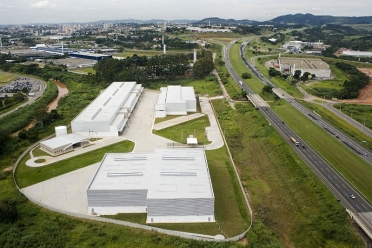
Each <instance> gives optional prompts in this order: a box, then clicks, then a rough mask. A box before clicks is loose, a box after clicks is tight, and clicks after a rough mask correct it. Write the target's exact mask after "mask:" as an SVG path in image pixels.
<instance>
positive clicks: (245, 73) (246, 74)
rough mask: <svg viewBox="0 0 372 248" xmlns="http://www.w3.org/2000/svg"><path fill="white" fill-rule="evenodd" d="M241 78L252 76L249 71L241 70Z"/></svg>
mask: <svg viewBox="0 0 372 248" xmlns="http://www.w3.org/2000/svg"><path fill="white" fill-rule="evenodd" d="M242 78H244V79H248V78H252V75H251V74H250V73H249V72H243V73H242Z"/></svg>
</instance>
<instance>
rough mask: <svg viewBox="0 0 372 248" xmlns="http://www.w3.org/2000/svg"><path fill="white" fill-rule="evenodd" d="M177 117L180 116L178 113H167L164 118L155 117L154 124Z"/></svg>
mask: <svg viewBox="0 0 372 248" xmlns="http://www.w3.org/2000/svg"><path fill="white" fill-rule="evenodd" d="M177 117H180V115H168V116H166V117H164V118H156V119H155V123H154V124H157V123H160V122H164V121H168V120H172V119H174V118H177Z"/></svg>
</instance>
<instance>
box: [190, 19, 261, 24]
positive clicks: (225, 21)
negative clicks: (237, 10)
mask: <svg viewBox="0 0 372 248" xmlns="http://www.w3.org/2000/svg"><path fill="white" fill-rule="evenodd" d="M258 23H259V22H257V21H251V20H235V19H221V18H218V17H209V18H205V19H203V20H200V21H196V22H194V23H193V24H196V25H200V24H205V25H209V24H210V25H220V24H221V25H255V24H258Z"/></svg>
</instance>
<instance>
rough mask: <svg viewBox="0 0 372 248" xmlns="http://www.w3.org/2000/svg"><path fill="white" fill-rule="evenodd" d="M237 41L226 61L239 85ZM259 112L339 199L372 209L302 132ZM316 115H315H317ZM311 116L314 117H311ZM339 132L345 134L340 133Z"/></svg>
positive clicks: (355, 209)
mask: <svg viewBox="0 0 372 248" xmlns="http://www.w3.org/2000/svg"><path fill="white" fill-rule="evenodd" d="M235 42H236V41H233V42H231V43H230V44H229V45H228V46H227V49H226V50H225V63H226V66H227V68H228V70H229V72H230V74H231V76H232V77H233V78H234V79H235V82H236V83H237V84H238V85H240V84H239V81H241V78H240V77H239V75H238V74H237V73H236V71H235V70H234V68H233V67H232V65H231V63H230V59H229V50H230V48H231V46H232V45H233V44H234V43H235ZM248 42H249V41H248ZM241 52H242V50H241ZM241 55H242V54H241ZM249 68H252V67H249ZM251 71H252V70H251ZM252 72H253V73H254V74H255V75H256V76H258V77H259V78H261V79H262V78H263V76H261V75H260V74H259V73H258V72H257V71H256V70H255V69H254V70H253V71H252ZM257 74H258V75H257ZM243 89H244V90H246V91H247V92H248V93H254V92H253V91H252V90H251V89H250V88H249V87H248V85H246V84H244V83H243ZM283 94H284V96H287V97H288V96H289V95H288V94H286V93H284V92H283ZM288 99H289V98H288ZM288 101H291V104H292V106H294V107H298V108H299V109H301V110H302V111H304V114H308V112H306V110H307V109H306V108H305V107H303V106H302V105H301V104H298V103H297V102H296V101H294V100H288ZM259 111H260V112H261V113H262V114H263V115H264V116H265V117H266V118H267V120H268V121H269V122H270V124H271V125H272V126H273V127H274V128H275V129H276V130H277V131H278V133H279V134H280V135H281V136H282V137H283V138H284V139H285V140H286V141H287V142H288V143H289V144H290V145H291V146H292V148H293V149H294V151H295V152H296V153H297V154H299V156H300V157H301V158H302V159H303V160H304V161H305V163H306V164H307V165H308V166H309V167H310V168H311V169H312V170H313V171H314V173H315V174H316V175H317V176H318V177H319V179H320V180H322V182H323V183H324V184H325V185H326V186H327V187H328V189H329V190H330V191H331V192H332V193H333V194H334V195H335V197H336V198H337V200H338V201H340V202H341V203H342V205H343V206H344V207H345V208H347V209H349V210H351V211H352V212H354V213H366V212H372V205H371V204H369V203H368V202H367V201H366V200H365V199H364V198H363V196H362V195H360V194H359V192H358V191H356V190H355V189H354V188H353V187H352V185H350V184H349V183H348V182H347V181H345V180H344V179H343V178H342V176H340V175H339V174H338V173H337V172H336V171H335V170H334V169H333V168H332V167H331V166H330V165H329V164H327V163H326V162H325V161H324V160H323V158H322V157H321V156H320V155H318V154H317V153H316V152H315V151H314V150H313V149H312V148H311V147H309V146H308V144H307V143H306V142H305V141H304V140H302V139H301V138H300V137H299V135H297V134H296V133H295V132H294V131H293V130H292V129H291V128H290V127H288V126H287V125H286V124H285V123H284V121H283V120H281V119H280V118H279V117H278V116H277V115H276V114H275V113H274V112H273V111H272V110H271V109H270V108H268V107H266V108H259ZM307 111H309V110H307ZM311 113H312V112H311ZM312 114H314V113H312ZM307 116H308V115H307ZM314 116H316V115H315V114H314ZM309 118H311V119H313V118H312V117H310V116H309ZM314 121H316V122H317V123H319V125H323V126H324V127H326V128H328V129H329V130H330V131H331V132H332V130H333V129H331V126H330V125H329V124H328V123H326V122H325V121H324V120H320V118H319V119H318V120H315V119H314ZM327 132H329V131H327ZM337 133H338V134H340V135H342V134H341V133H339V132H337ZM290 137H294V138H295V139H296V140H297V141H298V142H299V145H298V146H296V145H295V144H294V143H292V141H291V140H290ZM335 138H336V136H335ZM339 140H340V142H342V141H345V142H350V145H351V146H354V145H355V146H356V144H354V143H353V142H352V140H350V139H347V137H344V136H343V135H342V136H339ZM370 157H372V156H365V155H363V159H368V160H369V158H370ZM350 194H353V195H354V196H355V198H351V197H350ZM363 220H364V224H365V225H367V226H368V228H369V230H371V231H372V221H366V219H365V218H364V219H363Z"/></svg>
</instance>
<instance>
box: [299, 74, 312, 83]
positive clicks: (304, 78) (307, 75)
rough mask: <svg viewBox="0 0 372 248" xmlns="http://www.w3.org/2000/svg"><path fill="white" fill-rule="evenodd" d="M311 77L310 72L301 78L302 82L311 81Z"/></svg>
mask: <svg viewBox="0 0 372 248" xmlns="http://www.w3.org/2000/svg"><path fill="white" fill-rule="evenodd" d="M309 76H311V74H310V73H309V72H305V73H304V74H303V75H302V76H301V80H302V81H304V82H305V81H307V80H309Z"/></svg>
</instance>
